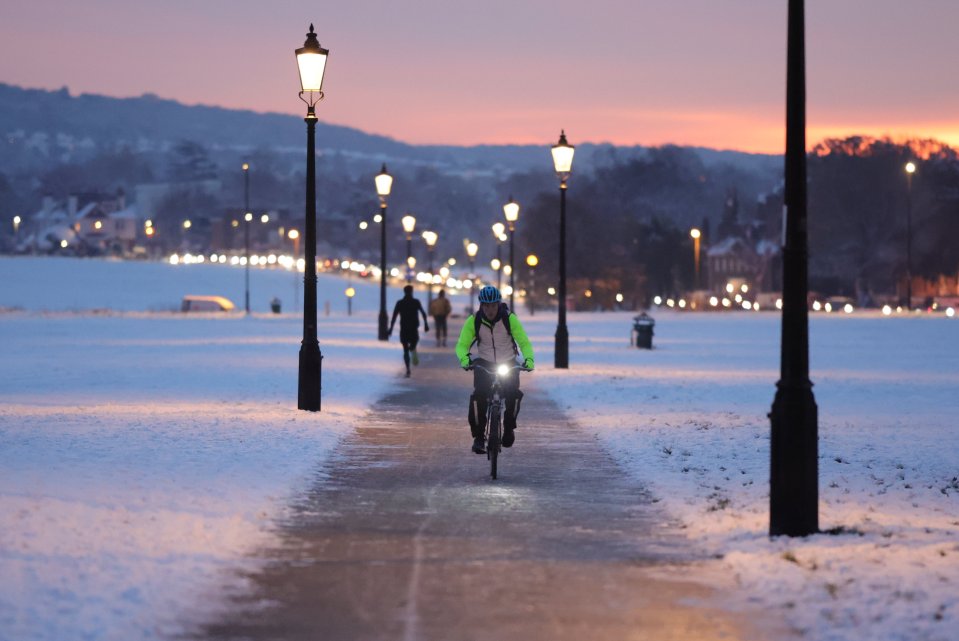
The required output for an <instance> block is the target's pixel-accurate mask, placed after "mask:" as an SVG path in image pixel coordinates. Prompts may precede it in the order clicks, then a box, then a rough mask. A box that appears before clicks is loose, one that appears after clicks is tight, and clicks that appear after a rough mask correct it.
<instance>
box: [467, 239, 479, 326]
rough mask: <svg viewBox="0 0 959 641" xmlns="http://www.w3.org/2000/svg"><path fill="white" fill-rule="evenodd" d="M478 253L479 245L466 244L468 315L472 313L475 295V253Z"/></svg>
mask: <svg viewBox="0 0 959 641" xmlns="http://www.w3.org/2000/svg"><path fill="white" fill-rule="evenodd" d="M478 251H479V245H477V244H476V243H467V244H466V255H467V256H469V259H470V314H472V313H473V295H474V294H475V293H476V271H475V269H476V252H478Z"/></svg>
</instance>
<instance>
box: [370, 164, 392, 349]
mask: <svg viewBox="0 0 959 641" xmlns="http://www.w3.org/2000/svg"><path fill="white" fill-rule="evenodd" d="M373 180H374V182H376V195H377V196H379V198H380V220H379V223H380V320H379V332H378V334H377V336H378V337H379V339H380V340H381V341H385V340H389V338H390V336H389V330H388V329H387V327H386V324H387V319H386V199H387V198H389V196H390V190H391V189H393V176H391V175H390V174H389V172H388V171H386V163H383V168H382V169H381V170H380V173H378V174H376V177H375V178H374V179H373Z"/></svg>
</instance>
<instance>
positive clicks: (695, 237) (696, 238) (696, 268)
mask: <svg viewBox="0 0 959 641" xmlns="http://www.w3.org/2000/svg"><path fill="white" fill-rule="evenodd" d="M689 235H690V237H691V238H692V239H693V274H694V278H693V289H696V290H698V289H700V286H699V239H700V237H701V236H702V232H700V231H699V230H698V229H696V228H695V227H693V228H692V229H690V230H689Z"/></svg>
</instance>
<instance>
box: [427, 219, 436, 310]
mask: <svg viewBox="0 0 959 641" xmlns="http://www.w3.org/2000/svg"><path fill="white" fill-rule="evenodd" d="M438 238H439V235H437V233H436V232H435V231H424V232H423V240H424V241H426V255H427V257H428V260H429V262H428V264H427V271H428V272H429V274H430V282H429V285H428V287H427V290H426V292H427V293H426V307H427V308H429V306H430V303H432V302H433V248H434V247H435V246H436V241H437V239H438Z"/></svg>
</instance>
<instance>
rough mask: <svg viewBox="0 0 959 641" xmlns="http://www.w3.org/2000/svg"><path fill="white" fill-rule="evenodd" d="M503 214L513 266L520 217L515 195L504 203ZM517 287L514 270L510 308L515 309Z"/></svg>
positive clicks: (510, 281) (510, 279) (510, 289)
mask: <svg viewBox="0 0 959 641" xmlns="http://www.w3.org/2000/svg"><path fill="white" fill-rule="evenodd" d="M503 215H504V216H505V217H506V222H507V223H509V266H510V268H511V269H512V267H513V236H514V235H515V232H516V221H517V220H518V219H519V204H518V203H515V202H513V197H512V196H510V197H509V202H508V203H506V204H505V205H503ZM515 290H516V288H515V287H514V286H513V272H512V271H510V274H509V308H510V309H513V292H514V291H515Z"/></svg>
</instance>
